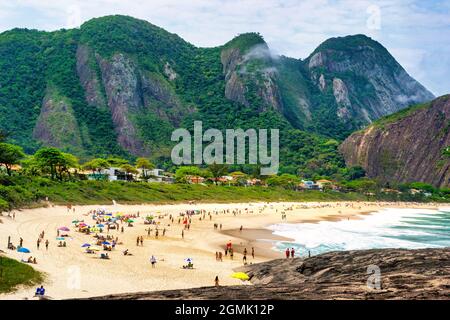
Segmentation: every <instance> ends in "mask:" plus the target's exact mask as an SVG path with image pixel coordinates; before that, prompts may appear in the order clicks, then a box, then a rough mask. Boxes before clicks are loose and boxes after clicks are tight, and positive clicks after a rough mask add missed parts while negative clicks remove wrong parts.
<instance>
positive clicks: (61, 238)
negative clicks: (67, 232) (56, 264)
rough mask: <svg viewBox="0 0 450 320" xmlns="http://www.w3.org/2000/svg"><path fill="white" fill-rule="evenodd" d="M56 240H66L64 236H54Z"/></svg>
mask: <svg viewBox="0 0 450 320" xmlns="http://www.w3.org/2000/svg"><path fill="white" fill-rule="evenodd" d="M56 240H59V241H63V240H66V238H64V237H58V238H56Z"/></svg>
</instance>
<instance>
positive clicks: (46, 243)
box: [45, 239, 49, 250]
mask: <svg viewBox="0 0 450 320" xmlns="http://www.w3.org/2000/svg"><path fill="white" fill-rule="evenodd" d="M48 245H49V242H48V239H47V240H45V250H48Z"/></svg>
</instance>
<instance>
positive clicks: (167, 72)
mask: <svg viewBox="0 0 450 320" xmlns="http://www.w3.org/2000/svg"><path fill="white" fill-rule="evenodd" d="M164 74H165V75H166V76H167V77H168V78H169V80H170V81H173V80H175V79H176V78H177V77H178V75H177V73H176V72H175V71H174V70H173V69H172V66H171V65H170V63H169V62H166V64H165V65H164Z"/></svg>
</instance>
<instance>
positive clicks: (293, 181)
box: [267, 173, 300, 189]
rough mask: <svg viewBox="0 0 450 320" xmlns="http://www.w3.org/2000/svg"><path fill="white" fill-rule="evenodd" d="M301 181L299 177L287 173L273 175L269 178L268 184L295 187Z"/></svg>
mask: <svg viewBox="0 0 450 320" xmlns="http://www.w3.org/2000/svg"><path fill="white" fill-rule="evenodd" d="M299 183H300V178H299V177H297V176H295V175H292V174H286V173H285V174H282V175H281V176H271V177H270V178H268V179H267V184H268V185H269V186H277V187H283V188H285V189H295V188H297V186H298V184H299Z"/></svg>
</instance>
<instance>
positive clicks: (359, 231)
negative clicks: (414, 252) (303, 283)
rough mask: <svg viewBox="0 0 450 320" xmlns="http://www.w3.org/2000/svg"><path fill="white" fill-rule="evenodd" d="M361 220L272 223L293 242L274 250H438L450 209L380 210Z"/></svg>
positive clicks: (448, 242) (449, 235) (449, 237)
mask: <svg viewBox="0 0 450 320" xmlns="http://www.w3.org/2000/svg"><path fill="white" fill-rule="evenodd" d="M360 218H361V220H342V221H337V222H331V221H321V222H319V223H300V224H276V225H273V226H271V227H270V229H271V230H272V231H273V233H274V234H276V235H280V236H284V237H287V238H291V239H294V241H293V242H283V241H280V242H277V243H276V245H275V247H274V249H275V250H280V251H284V250H286V248H295V251H296V256H307V255H308V251H310V253H311V255H316V254H320V253H324V252H329V251H342V250H363V249H379V248H405V249H419V248H440V247H449V246H450V208H448V209H447V208H442V209H439V210H426V209H384V210H381V211H380V212H377V213H375V214H371V215H362V216H360Z"/></svg>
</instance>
